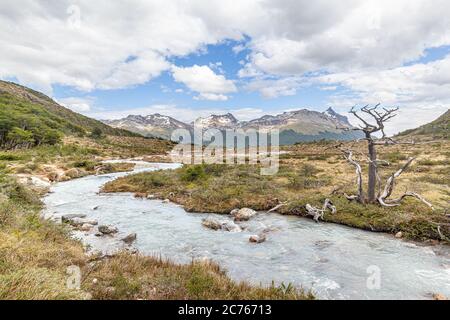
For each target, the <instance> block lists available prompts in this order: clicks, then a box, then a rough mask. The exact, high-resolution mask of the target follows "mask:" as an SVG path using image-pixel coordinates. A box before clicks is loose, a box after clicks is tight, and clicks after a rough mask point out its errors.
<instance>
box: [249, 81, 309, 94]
mask: <svg viewBox="0 0 450 320" xmlns="http://www.w3.org/2000/svg"><path fill="white" fill-rule="evenodd" d="M308 84H309V81H308V80H307V79H305V78H302V77H285V78H278V79H271V78H265V77H257V78H255V79H254V80H253V81H252V82H250V83H249V84H248V85H247V86H246V89H247V90H250V91H259V92H260V93H261V95H262V96H263V97H264V98H267V99H273V98H278V97H280V96H293V95H295V94H296V93H297V90H298V89H299V88H300V87H302V86H306V85H308Z"/></svg>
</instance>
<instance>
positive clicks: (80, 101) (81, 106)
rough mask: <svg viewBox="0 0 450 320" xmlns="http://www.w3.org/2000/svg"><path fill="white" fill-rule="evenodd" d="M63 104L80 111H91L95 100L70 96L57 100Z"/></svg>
mask: <svg viewBox="0 0 450 320" xmlns="http://www.w3.org/2000/svg"><path fill="white" fill-rule="evenodd" d="M55 101H56V102H58V103H59V104H61V105H62V106H64V107H66V108H68V109H71V110H73V111H75V112H79V113H87V112H89V111H91V105H92V103H93V100H92V99H90V98H79V97H69V98H64V99H59V100H56V99H55Z"/></svg>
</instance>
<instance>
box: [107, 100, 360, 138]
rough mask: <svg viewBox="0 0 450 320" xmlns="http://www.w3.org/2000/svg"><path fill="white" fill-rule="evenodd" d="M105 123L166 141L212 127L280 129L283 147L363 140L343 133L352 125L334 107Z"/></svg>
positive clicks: (146, 118)
mask: <svg viewBox="0 0 450 320" xmlns="http://www.w3.org/2000/svg"><path fill="white" fill-rule="evenodd" d="M105 122H106V123H107V124H109V125H111V126H113V127H117V128H123V129H127V130H130V131H133V132H136V133H140V134H143V135H146V136H153V137H160V138H164V139H170V137H171V133H172V131H173V130H175V129H187V130H190V131H192V130H193V129H194V126H196V127H201V128H203V129H204V130H206V129H212V128H215V129H219V130H227V129H244V130H247V129H255V130H261V131H267V130H272V129H278V130H279V131H280V143H281V144H293V143H296V142H300V141H314V140H321V139H329V140H352V139H356V138H359V137H360V135H359V133H357V132H354V131H345V130H342V128H350V127H351V124H350V122H349V121H348V119H347V117H346V116H343V115H341V114H338V113H336V112H335V111H334V110H333V109H331V108H329V109H328V110H327V111H325V112H318V111H311V110H307V109H303V110H297V111H290V112H285V113H282V114H279V115H265V116H263V117H261V118H258V119H254V120H251V121H238V120H237V119H236V117H234V116H233V115H232V114H231V113H227V114H223V115H210V116H208V117H204V118H198V119H196V120H195V121H194V122H192V123H191V124H187V123H184V122H181V121H178V120H176V119H174V118H172V117H168V116H164V115H160V114H153V115H148V116H128V117H126V118H124V119H120V120H113V121H105Z"/></svg>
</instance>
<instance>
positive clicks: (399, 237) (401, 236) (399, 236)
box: [395, 231, 403, 239]
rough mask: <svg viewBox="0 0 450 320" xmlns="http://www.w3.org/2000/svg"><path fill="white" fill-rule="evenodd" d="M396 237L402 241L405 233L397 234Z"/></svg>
mask: <svg viewBox="0 0 450 320" xmlns="http://www.w3.org/2000/svg"><path fill="white" fill-rule="evenodd" d="M395 237H396V238H397V239H401V238H403V232H401V231H400V232H397V233H396V234H395Z"/></svg>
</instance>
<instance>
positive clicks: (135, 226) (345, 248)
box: [45, 164, 450, 299]
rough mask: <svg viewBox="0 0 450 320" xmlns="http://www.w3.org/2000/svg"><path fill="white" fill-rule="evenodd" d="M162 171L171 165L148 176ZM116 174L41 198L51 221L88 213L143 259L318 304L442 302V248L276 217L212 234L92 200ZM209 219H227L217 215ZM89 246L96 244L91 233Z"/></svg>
mask: <svg viewBox="0 0 450 320" xmlns="http://www.w3.org/2000/svg"><path fill="white" fill-rule="evenodd" d="M164 166H170V165H169V164H164V165H160V167H159V168H154V169H155V170H157V169H163V168H165V167H164ZM121 175H126V174H124V173H122V174H112V175H106V176H98V177H85V178H82V179H78V180H73V181H69V182H63V183H59V184H58V185H56V186H55V187H54V189H53V190H52V191H53V193H51V194H50V195H49V196H48V197H47V198H46V199H45V202H46V204H47V209H48V211H49V212H50V211H55V212H56V213H55V212H51V213H53V214H56V215H58V214H62V213H68V212H71V213H77V212H84V213H87V215H88V218H89V219H98V220H99V223H102V224H110V225H114V226H117V227H118V229H119V231H120V232H119V235H118V236H117V239H120V238H121V237H122V236H125V235H127V234H130V233H137V241H136V244H135V246H136V247H137V248H138V249H139V251H140V252H142V253H144V254H147V255H160V256H162V257H164V258H170V259H171V260H172V261H175V262H178V263H187V264H189V263H190V262H191V261H192V259H200V260H204V261H210V260H212V261H214V262H217V263H219V265H220V266H222V267H224V268H225V269H226V270H227V274H229V275H230V276H231V277H232V278H233V279H234V280H236V281H240V280H244V279H245V280H246V281H250V282H251V283H253V284H259V283H263V284H265V285H268V284H270V283H271V282H272V280H275V281H276V283H278V284H280V283H283V282H284V283H285V284H287V283H292V284H294V286H297V287H301V286H303V287H304V288H310V287H311V288H312V289H313V291H314V292H315V293H317V294H318V297H319V298H328V299H340V298H342V299H345V298H347V299H348V298H368V299H369V298H381V299H383V298H395V299H408V298H419V299H424V298H425V299H426V298H431V297H432V295H433V293H437V292H439V293H443V294H444V295H449V293H448V292H447V291H446V290H447V289H446V285H445V283H446V281H448V274H447V272H448V265H449V264H450V261H449V260H448V256H449V253H448V251H447V249H446V248H445V247H441V246H435V247H423V246H420V245H417V244H414V243H409V242H402V241H398V240H397V239H394V238H391V237H387V236H385V235H382V234H374V233H368V232H364V231H359V230H356V229H350V228H345V227H341V226H337V225H333V224H327V225H324V224H315V223H313V222H312V221H310V220H305V219H299V218H298V217H287V216H282V215H278V214H269V215H268V214H258V215H257V216H256V217H255V218H254V219H251V220H250V221H248V222H245V223H243V224H242V227H243V228H242V229H243V231H242V232H224V231H212V230H209V229H206V228H204V227H203V226H202V220H203V219H204V218H205V214H197V213H188V212H185V211H184V210H183V209H182V208H181V207H180V206H177V205H175V204H173V203H166V202H164V201H160V200H147V199H142V198H136V197H134V195H133V194H130V193H121V194H98V190H99V189H100V187H101V186H102V185H103V184H105V183H106V182H108V181H113V180H114V179H116V178H118V177H120V176H121ZM79 199H80V200H81V199H83V200H82V201H80V200H79ZM96 206H98V208H97V209H96V210H92V208H94V207H96ZM211 218H215V219H224V218H225V219H227V218H226V217H224V216H222V215H211ZM265 228H270V229H271V230H273V232H271V233H270V234H269V235H268V240H267V241H266V242H265V243H263V244H260V245H254V244H251V243H249V241H248V239H249V235H251V234H255V233H257V232H259V231H260V230H262V229H265ZM89 239H91V240H92V239H93V241H96V240H98V239H97V237H95V235H92V234H91V235H88V236H87V238H86V240H87V241H89ZM355 259H356V260H355ZM393 261H396V263H395V264H393ZM373 265H377V266H379V268H380V270H382V271H383V279H384V285H383V288H382V289H381V290H379V291H377V290H368V289H367V287H366V280H367V268H368V267H370V266H373ZM393 265H395V266H393ZM404 270H411V271H412V272H411V273H409V274H408V275H406V278H407V279H408V280H406V279H405V275H404ZM422 270H431V271H430V272H427V273H424V272H422ZM446 270H447V271H446ZM400 274H402V276H400ZM399 288H402V290H401V292H399V291H398V290H399Z"/></svg>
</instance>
